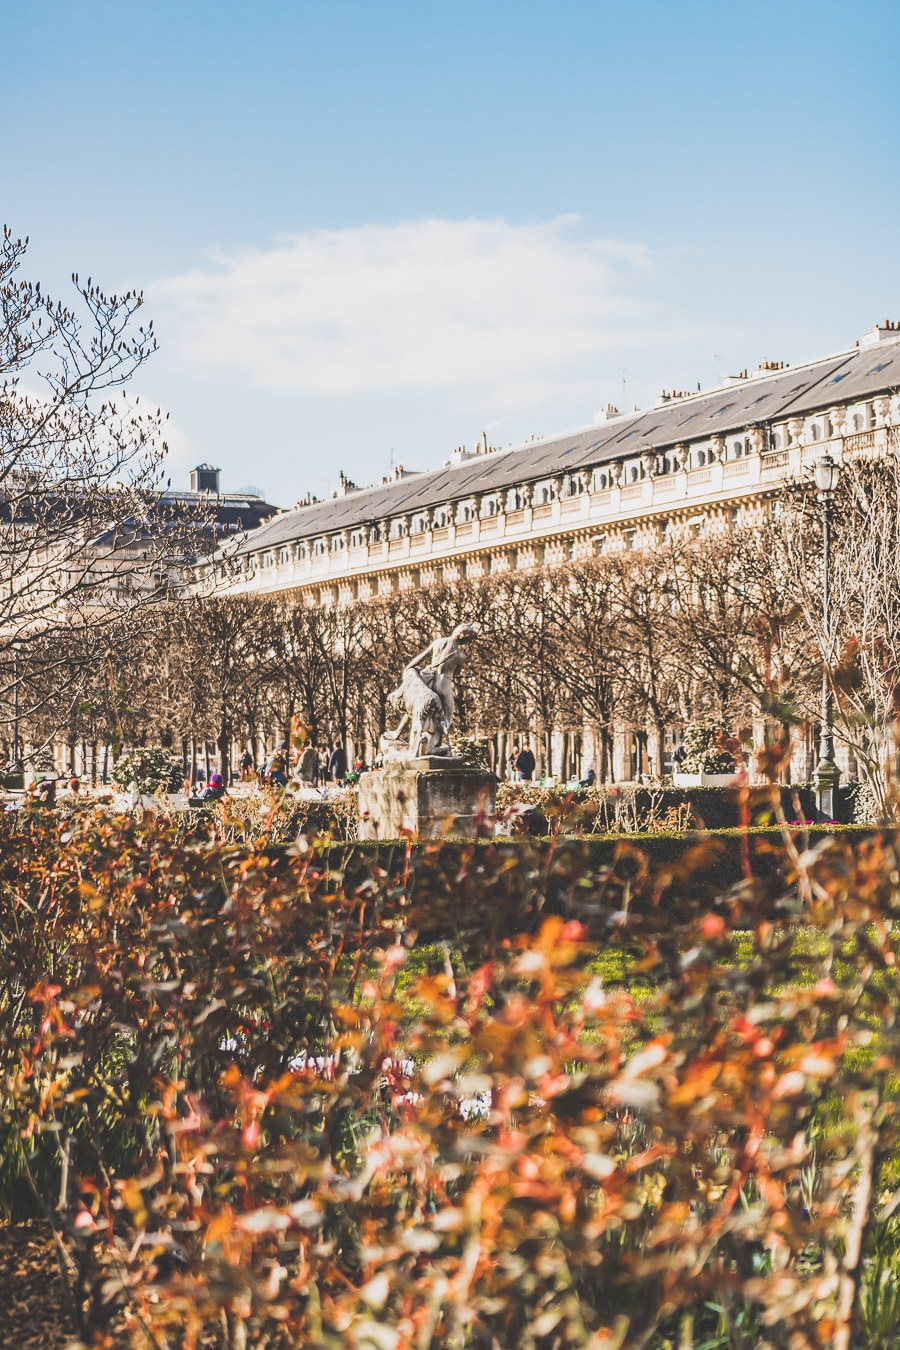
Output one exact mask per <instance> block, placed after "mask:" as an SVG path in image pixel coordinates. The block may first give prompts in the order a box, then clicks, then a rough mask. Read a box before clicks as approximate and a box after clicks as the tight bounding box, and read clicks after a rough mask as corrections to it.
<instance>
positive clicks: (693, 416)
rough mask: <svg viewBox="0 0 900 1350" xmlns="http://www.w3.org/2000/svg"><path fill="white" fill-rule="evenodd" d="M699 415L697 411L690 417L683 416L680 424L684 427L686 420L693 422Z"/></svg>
mask: <svg viewBox="0 0 900 1350" xmlns="http://www.w3.org/2000/svg"><path fill="white" fill-rule="evenodd" d="M697 416H698V414H697V413H691V415H690V417H683V418H682V419H681V421H680V422H679V423H678V425H679V426H680V427H683V426H684V424H685V422H693V420H694V418H695V417H697Z"/></svg>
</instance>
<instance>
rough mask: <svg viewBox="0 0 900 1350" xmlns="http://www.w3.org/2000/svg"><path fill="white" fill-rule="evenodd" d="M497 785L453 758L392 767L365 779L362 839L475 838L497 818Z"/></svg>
mask: <svg viewBox="0 0 900 1350" xmlns="http://www.w3.org/2000/svg"><path fill="white" fill-rule="evenodd" d="M496 785H497V780H496V778H495V777H494V775H493V774H492V773H488V772H487V770H485V769H473V768H470V767H469V766H468V765H465V764H463V761H462V760H461V759H456V758H454V757H453V756H450V755H428V756H423V757H422V758H421V759H408V760H406V761H405V762H404V763H401V764H387V765H385V767H384V768H383V769H375V770H372V771H371V772H370V773H364V774H361V775H360V779H359V837H360V839H399V838H400V837H401V836H402V834H403V833H404V832H405V831H408V832H410V833H412V834H414V835H417V836H418V837H419V838H421V839H434V838H440V836H441V835H443V834H451V835H460V834H464V835H470V836H472V835H474V834H475V833H476V820H477V818H478V817H479V816H480V815H481V814H482V812H487V813H488V814H493V810H494V788H495V787H496Z"/></svg>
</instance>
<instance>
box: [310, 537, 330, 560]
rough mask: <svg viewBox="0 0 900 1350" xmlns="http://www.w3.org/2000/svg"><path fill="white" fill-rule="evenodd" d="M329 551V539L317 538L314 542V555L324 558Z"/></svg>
mask: <svg viewBox="0 0 900 1350" xmlns="http://www.w3.org/2000/svg"><path fill="white" fill-rule="evenodd" d="M327 552H328V541H327V540H326V539H316V540H315V541H314V543H313V557H314V558H324V556H325V554H326V553H327Z"/></svg>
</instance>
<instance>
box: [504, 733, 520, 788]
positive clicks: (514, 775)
mask: <svg viewBox="0 0 900 1350" xmlns="http://www.w3.org/2000/svg"><path fill="white" fill-rule="evenodd" d="M518 755H519V742H518V741H513V748H512V750H510V752H509V754H508V755H507V756H506V763H507V765H508V766H509V777H510V780H511V781H512V782H513V783H517V782H518V781H519V771H518V769H517V768H516V760H517V758H518Z"/></svg>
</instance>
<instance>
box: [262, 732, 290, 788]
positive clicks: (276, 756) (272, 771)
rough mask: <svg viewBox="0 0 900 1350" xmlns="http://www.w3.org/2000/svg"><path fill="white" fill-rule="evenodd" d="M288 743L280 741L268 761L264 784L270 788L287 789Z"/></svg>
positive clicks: (264, 772) (264, 773)
mask: <svg viewBox="0 0 900 1350" xmlns="http://www.w3.org/2000/svg"><path fill="white" fill-rule="evenodd" d="M287 748H288V747H287V741H279V743H278V745H277V746H276V748H275V749H274V750H273V751H272V753H271V755H270V756H269V758H268V759H267V760H266V763H265V767H264V768H263V782H264V783H267V784H268V786H269V787H287V781H288V779H287Z"/></svg>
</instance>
